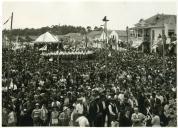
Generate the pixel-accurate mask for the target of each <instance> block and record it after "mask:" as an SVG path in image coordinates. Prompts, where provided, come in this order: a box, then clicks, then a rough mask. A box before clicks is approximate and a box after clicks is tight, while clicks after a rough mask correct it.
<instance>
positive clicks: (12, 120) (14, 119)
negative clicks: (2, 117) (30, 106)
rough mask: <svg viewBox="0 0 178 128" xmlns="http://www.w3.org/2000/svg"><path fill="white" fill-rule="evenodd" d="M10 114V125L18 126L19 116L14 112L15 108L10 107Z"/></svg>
mask: <svg viewBox="0 0 178 128" xmlns="http://www.w3.org/2000/svg"><path fill="white" fill-rule="evenodd" d="M9 111H10V112H9V114H8V126H16V123H17V117H16V113H15V112H14V108H13V107H10V108H9Z"/></svg>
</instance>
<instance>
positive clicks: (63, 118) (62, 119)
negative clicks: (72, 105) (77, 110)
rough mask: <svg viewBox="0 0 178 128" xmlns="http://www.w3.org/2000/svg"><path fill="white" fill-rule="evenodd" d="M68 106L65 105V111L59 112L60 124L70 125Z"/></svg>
mask: <svg viewBox="0 0 178 128" xmlns="http://www.w3.org/2000/svg"><path fill="white" fill-rule="evenodd" d="M67 109H68V107H66V106H64V107H63V111H62V112H61V113H60V114H59V126H69V121H70V119H69V115H68V113H67Z"/></svg>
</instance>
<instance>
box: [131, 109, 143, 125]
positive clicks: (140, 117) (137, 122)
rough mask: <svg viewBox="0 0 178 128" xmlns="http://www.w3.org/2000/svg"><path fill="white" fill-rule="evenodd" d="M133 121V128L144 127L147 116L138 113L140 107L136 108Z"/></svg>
mask: <svg viewBox="0 0 178 128" xmlns="http://www.w3.org/2000/svg"><path fill="white" fill-rule="evenodd" d="M131 120H132V122H133V124H132V126H133V127H136V126H137V127H141V126H144V124H143V123H144V122H143V121H144V120H145V115H143V114H142V113H140V112H139V111H138V107H135V108H134V113H133V114H132V117H131Z"/></svg>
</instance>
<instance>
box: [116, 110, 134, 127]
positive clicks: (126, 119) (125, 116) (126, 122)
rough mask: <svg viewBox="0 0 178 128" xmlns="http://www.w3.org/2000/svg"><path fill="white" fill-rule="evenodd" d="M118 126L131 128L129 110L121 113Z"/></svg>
mask: <svg viewBox="0 0 178 128" xmlns="http://www.w3.org/2000/svg"><path fill="white" fill-rule="evenodd" d="M119 126H120V127H131V126H132V121H131V112H130V110H129V109H127V110H125V111H124V112H121V114H120V119H119Z"/></svg>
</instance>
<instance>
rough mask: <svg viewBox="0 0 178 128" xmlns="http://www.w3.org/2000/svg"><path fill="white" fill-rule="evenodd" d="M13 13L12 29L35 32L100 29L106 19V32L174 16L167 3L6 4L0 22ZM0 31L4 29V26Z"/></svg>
mask: <svg viewBox="0 0 178 128" xmlns="http://www.w3.org/2000/svg"><path fill="white" fill-rule="evenodd" d="M12 11H13V12H14V23H13V28H39V27H44V26H51V25H58V24H61V25H64V24H66V25H75V26H83V27H86V26H91V27H92V28H93V27H94V26H100V25H101V24H103V22H102V18H103V17H104V16H107V17H108V19H109V20H110V21H109V22H108V28H109V29H116V30H117V29H120V30H121V29H122V30H123V29H125V28H126V26H129V27H133V26H134V24H136V23H137V22H138V21H139V19H141V18H143V19H146V18H149V17H151V16H153V15H155V14H158V13H164V14H176V12H177V9H176V3H175V2H174V1H171V2H169V1H167V2H159V1H157V2H154V1H151V2H141V1H140V2H139V1H138V2H135V1H134V2H128V1H127V2H123V1H122V2H121V1H118V2H117V1H112V2H106V1H105V2H100V1H91V2H89V1H83V2H82V1H75V2H71V1H70V2H69V1H67V2H65V1H58V2H57V1H52V2H50V1H49V2H42V1H38V2H35V1H31V2H30V1H28V2H27V1H26V2H23V1H15V2H13V1H8V2H7V1H6V2H3V11H2V15H3V20H2V21H3V22H5V21H6V20H7V19H8V18H9V17H10V15H11V12H12ZM3 27H5V28H8V27H9V25H8V24H6V25H4V26H3Z"/></svg>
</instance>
